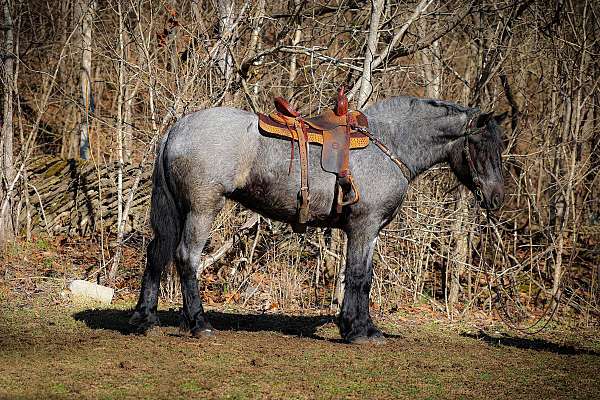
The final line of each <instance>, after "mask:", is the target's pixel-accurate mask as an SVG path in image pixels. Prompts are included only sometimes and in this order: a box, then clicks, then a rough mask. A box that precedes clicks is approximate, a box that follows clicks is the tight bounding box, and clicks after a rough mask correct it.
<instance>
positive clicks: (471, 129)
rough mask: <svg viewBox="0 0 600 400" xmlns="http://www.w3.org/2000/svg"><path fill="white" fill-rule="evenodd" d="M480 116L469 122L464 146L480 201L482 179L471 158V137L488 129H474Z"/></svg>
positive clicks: (475, 116) (476, 194) (477, 115)
mask: <svg viewBox="0 0 600 400" xmlns="http://www.w3.org/2000/svg"><path fill="white" fill-rule="evenodd" d="M479 115H480V114H476V115H474V116H473V117H472V118H471V119H470V120H469V122H467V125H466V129H465V133H464V134H463V136H464V138H465V144H464V146H463V154H464V156H465V158H466V159H467V165H468V167H469V174H470V175H471V180H472V181H473V185H474V186H475V196H476V197H478V198H479V199H482V198H483V196H482V193H481V178H480V177H479V173H478V172H477V168H475V163H474V162H473V158H472V157H471V148H470V147H469V136H473V135H477V134H479V133H481V132H483V131H484V130H485V129H486V127H485V126H482V127H479V128H477V127H473V124H474V122H475V120H476V119H477V118H479Z"/></svg>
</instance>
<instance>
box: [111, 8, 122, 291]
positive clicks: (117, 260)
mask: <svg viewBox="0 0 600 400" xmlns="http://www.w3.org/2000/svg"><path fill="white" fill-rule="evenodd" d="M117 10H118V14H119V69H118V75H119V83H118V94H117V127H116V128H117V129H116V130H117V157H118V161H117V246H116V249H117V250H116V253H115V257H114V259H113V264H112V265H111V267H110V270H109V272H108V279H109V281H111V282H112V281H114V279H115V278H116V276H117V270H118V268H119V264H120V263H121V255H122V252H123V249H122V243H123V233H124V231H125V223H124V221H123V158H124V151H123V150H124V149H123V144H124V140H123V98H124V96H125V90H124V89H125V40H124V39H125V38H124V32H123V31H124V26H123V12H122V9H121V2H117Z"/></svg>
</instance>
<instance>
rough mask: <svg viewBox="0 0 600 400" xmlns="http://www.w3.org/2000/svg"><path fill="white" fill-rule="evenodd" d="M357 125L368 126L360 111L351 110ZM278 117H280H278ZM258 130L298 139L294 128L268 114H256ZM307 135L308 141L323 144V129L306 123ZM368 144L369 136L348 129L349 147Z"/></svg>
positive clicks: (360, 146)
mask: <svg viewBox="0 0 600 400" xmlns="http://www.w3.org/2000/svg"><path fill="white" fill-rule="evenodd" d="M350 114H351V115H353V116H354V117H355V118H356V120H357V122H358V125H359V126H364V127H368V125H367V118H366V117H365V116H364V114H363V113H361V112H360V111H351V112H350ZM278 119H280V118H278ZM258 126H259V128H260V129H259V131H260V132H261V133H263V134H266V135H269V136H275V137H283V138H287V139H291V140H298V135H297V133H296V130H295V129H294V128H293V125H292V129H290V128H288V126H287V125H286V124H285V123H281V122H278V121H275V120H274V119H273V118H271V117H270V116H269V115H266V114H258ZM305 126H306V128H307V129H306V130H307V132H306V133H307V136H308V142H309V143H317V144H320V145H323V131H321V130H317V129H315V128H313V127H311V126H310V125H308V124H306V125H305ZM368 145H369V138H368V137H367V136H365V135H363V134H362V133H360V132H358V131H352V130H351V131H350V149H362V148H365V147H367V146H368Z"/></svg>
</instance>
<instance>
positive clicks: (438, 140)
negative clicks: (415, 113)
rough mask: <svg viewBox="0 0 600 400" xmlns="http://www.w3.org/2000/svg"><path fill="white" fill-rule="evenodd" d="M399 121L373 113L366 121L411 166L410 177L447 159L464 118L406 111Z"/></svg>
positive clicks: (461, 127)
mask: <svg viewBox="0 0 600 400" xmlns="http://www.w3.org/2000/svg"><path fill="white" fill-rule="evenodd" d="M405 117H406V118H405V119H402V120H399V121H390V120H385V119H383V118H381V119H380V118H378V117H377V116H374V118H373V124H372V123H371V119H369V125H371V126H372V127H373V128H375V129H376V132H378V133H380V134H381V136H382V139H383V141H384V142H385V143H386V144H387V145H388V147H390V150H392V151H393V152H394V153H395V154H396V155H397V156H398V157H399V158H400V159H401V160H402V162H403V163H404V164H405V165H406V166H407V167H408V168H409V169H410V170H411V172H412V178H414V177H416V176H417V175H419V174H421V173H423V172H425V171H427V170H428V169H430V168H431V167H432V166H434V165H436V164H439V163H443V162H446V161H448V159H449V157H450V155H451V154H452V153H453V152H455V151H456V148H457V146H458V145H459V142H460V141H459V140H458V139H460V137H461V134H462V130H463V128H464V126H465V121H466V119H467V116H466V114H465V115H464V116H461V115H455V116H451V117H448V116H444V117H429V118H423V117H422V116H421V117H419V118H415V117H412V116H409V115H406V116H405Z"/></svg>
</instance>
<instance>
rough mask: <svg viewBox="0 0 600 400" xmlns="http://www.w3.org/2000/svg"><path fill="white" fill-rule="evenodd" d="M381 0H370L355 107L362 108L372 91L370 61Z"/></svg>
mask: <svg viewBox="0 0 600 400" xmlns="http://www.w3.org/2000/svg"><path fill="white" fill-rule="evenodd" d="M383 3H384V1H383V0H371V22H370V23H369V36H368V37H367V49H366V50H365V60H364V62H363V71H362V76H361V78H360V90H359V92H358V99H357V108H358V109H359V110H360V109H362V108H363V107H364V106H365V105H366V103H367V100H369V97H370V96H371V93H373V84H372V83H371V75H372V71H371V68H372V63H373V59H374V58H375V54H376V53H377V41H378V39H379V20H380V19H381V14H382V12H383Z"/></svg>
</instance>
